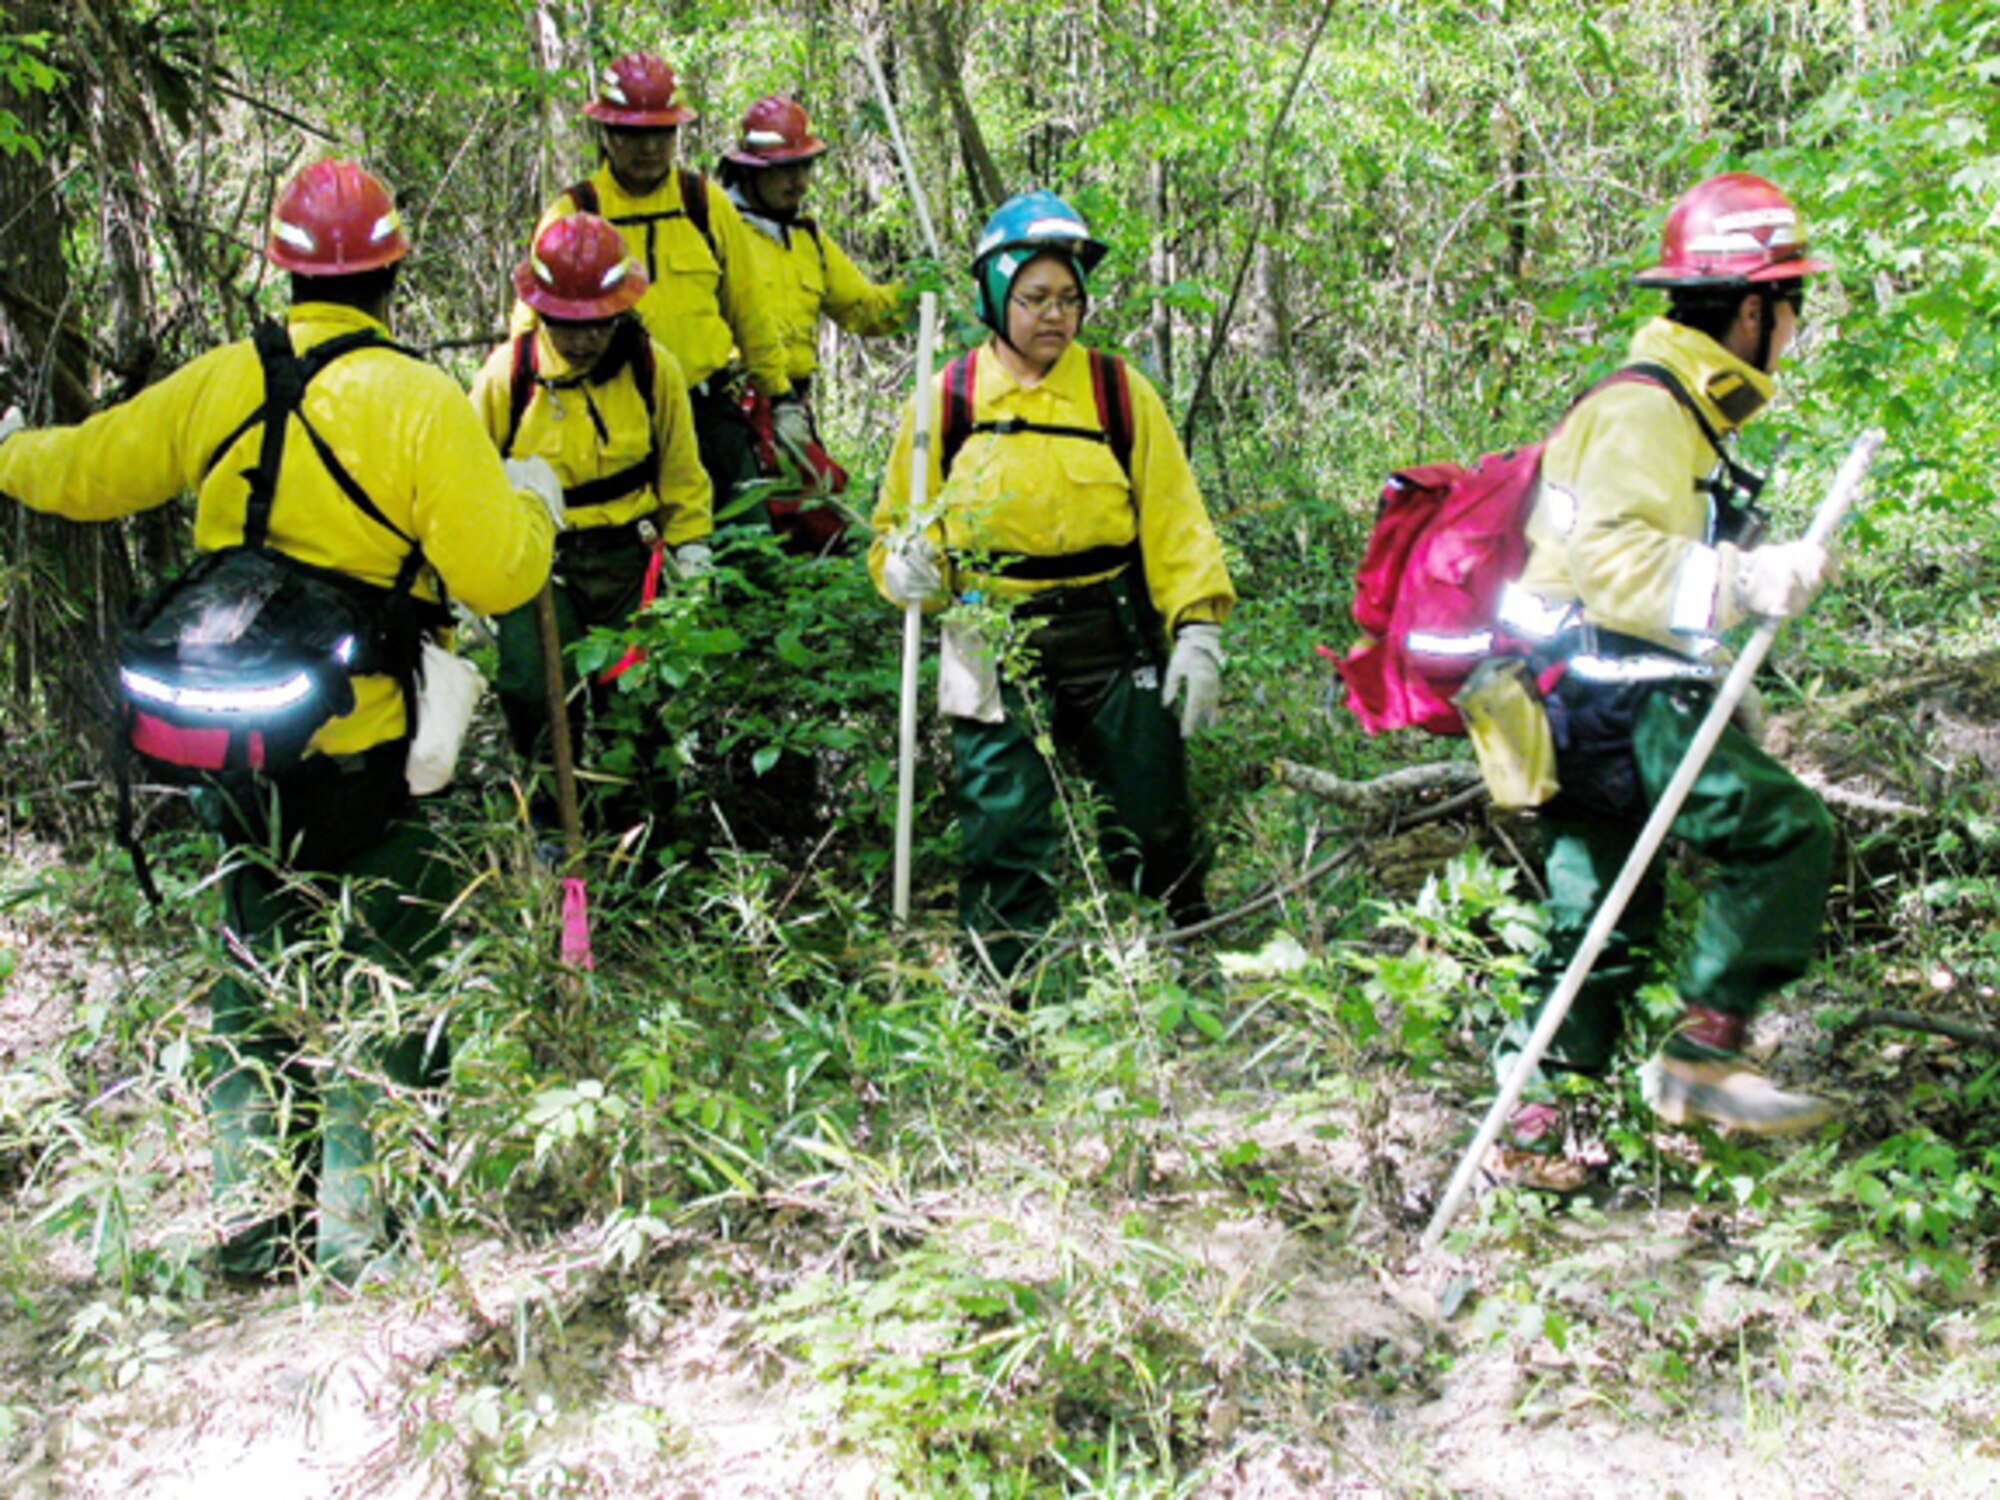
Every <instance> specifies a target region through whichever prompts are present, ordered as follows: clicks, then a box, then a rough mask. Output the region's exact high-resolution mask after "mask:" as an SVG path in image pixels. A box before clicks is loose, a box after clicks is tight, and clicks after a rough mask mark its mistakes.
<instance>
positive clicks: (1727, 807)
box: [1495, 687, 1833, 1074]
mask: <svg viewBox="0 0 2000 1500" xmlns="http://www.w3.org/2000/svg"><path fill="white" fill-rule="evenodd" d="M1709 701H1710V700H1709V694H1708V692H1707V691H1706V690H1705V689H1694V688H1688V687H1670V688H1659V687H1656V688H1652V689H1650V690H1647V691H1646V692H1645V693H1644V695H1643V698H1642V700H1641V701H1640V703H1639V705H1638V707H1637V709H1636V712H1635V714H1634V715H1633V718H1632V728H1631V741H1630V757H1629V768H1630V770H1632V771H1633V772H1635V773H1636V795H1637V797H1638V798H1639V799H1640V803H1639V805H1636V806H1634V807H1632V808H1631V809H1630V810H1629V812H1630V814H1631V815H1627V816H1618V815H1616V814H1615V813H1614V812H1613V811H1611V810H1609V809H1605V808H1598V807H1582V806H1579V805H1578V799H1577V798H1575V797H1573V796H1572V795H1571V794H1570V793H1569V792H1568V791H1565V793H1564V794H1563V795H1562V796H1559V797H1558V798H1557V800H1556V801H1555V802H1554V803H1552V804H1551V805H1550V807H1549V808H1548V809H1547V811H1546V812H1545V813H1544V814H1543V818H1542V822H1543V825H1544V834H1545V848H1544V853H1543V870H1544V875H1545V879H1546V882H1547V885H1548V892H1549V899H1548V915H1549V948H1548V951H1547V953H1546V954H1545V955H1544V956H1543V958H1542V959H1541V961H1540V963H1539V965H1538V980H1539V987H1540V989H1541V992H1542V993H1543V994H1545V995H1546V994H1548V993H1550V992H1551V991H1553V990H1554V988H1555V987H1556V985H1557V984H1558V983H1559V982H1560V980H1561V977H1562V973H1563V970H1564V969H1565V968H1566V967H1567V966H1568V964H1569V961H1570V959H1571V957H1572V956H1574V954H1575V953H1576V951H1577V948H1578V947H1579V945H1580V944H1581V943H1582V940H1583V936H1584V932H1585V931H1586V929H1587V928H1588V927H1589V926H1590V922H1591V919H1592V918H1593V917H1594V916H1595V915H1596V914H1597V909H1598V907H1599V906H1600V905H1601V904H1602V902H1603V898H1604V895H1605V893H1606V892H1607V891H1609V890H1610V888H1611V886H1612V884H1613V883H1614V882H1615V881H1616V880H1617V878H1618V872H1619V871H1620V870H1621V869H1622V868H1623V867H1624V864H1625V858H1626V855H1627V854H1629V853H1630V852H1631V849H1632V846H1633V844H1634V843H1635V842H1636V841H1637V839H1638V835H1639V830H1640V828H1641V826H1642V825H1643V823H1644V820H1645V814H1646V813H1647V812H1649V811H1650V809H1651V808H1652V807H1653V806H1654V805H1655V804H1656V803H1657V802H1658V800H1659V797H1660V794H1661V793H1662V792H1664V791H1665V790H1666V786H1667V783H1668V782H1669V781H1670V780H1672V778H1673V774H1674V771H1675V770H1676V769H1677V768H1678V767H1679V765H1680V763H1681V759H1682V757H1683V756H1684V755H1685V754H1686V753H1687V748H1688V745H1689V743H1690V742H1691V741H1692V740H1693V738H1694V735H1695V731H1696V730H1697V729H1699V728H1700V726H1701V720H1702V717H1703V715H1704V714H1705V713H1706V711H1707V707H1708V703H1709ZM1603 773H1604V767H1603V766H1602V765H1601V764H1599V765H1593V764H1591V763H1590V762H1589V761H1587V760H1585V761H1578V760H1576V759H1573V758H1568V757H1564V758H1560V759H1559V774H1560V775H1561V776H1562V778H1563V781H1564V785H1565V787H1566V788H1568V787H1569V786H1571V785H1572V778H1573V777H1580V776H1587V775H1594V774H1603ZM1672 833H1673V836H1674V837H1675V838H1678V839H1680V840H1682V841H1683V842H1685V843H1686V844H1688V845H1689V846H1691V847H1692V848H1693V849H1694V850H1695V851H1696V852H1697V853H1699V854H1701V855H1703V856H1704V857H1706V858H1707V859H1708V860H1709V861H1710V862H1711V863H1712V865H1713V868H1712V870H1711V871H1710V872H1709V875H1708V879H1707V882H1706V888H1705V890H1704V891H1703V894H1702V900H1701V908H1700V912H1699V914H1698V916H1697V917H1696V920H1695V928H1694V934H1693V936H1692V938H1691V939H1690V941H1689V943H1688V947H1687V951H1686V953H1685V954H1683V955H1682V957H1681V962H1680V965H1679V969H1678V973H1677V975H1676V982H1677V989H1678V991H1679V994H1680V998H1681V1000H1682V1002H1683V1003H1684V1004H1685V1005H1688V1006H1694V1007H1700V1008H1702V1009H1704V1010H1708V1011H1713V1012H1717V1013H1719V1014H1720V1015H1722V1016H1726V1017H1732V1018H1735V1019H1737V1020H1740V1021H1742V1022H1744V1023H1746V1024H1747V1023H1748V1021H1749V1020H1750V1019H1751V1018H1752V1017H1753V1016H1754V1015H1755V1014H1756V1012H1757V1008H1758V1006H1759V1005H1760V1004H1761V1003H1762V1001H1763V999H1764V997H1765V996H1767V995H1769V994H1770V993H1771V992H1772V991H1774V990H1776V989H1778V988H1780V987H1781V986H1783V985H1785V984H1788V983H1789V982H1791V981H1792V980H1794V979H1796V978H1798V977H1799V976H1800V975H1801V974H1803V973H1804V972H1805V971H1806V967H1807V965H1808V964H1810V963H1811V961H1812V957H1813V954H1814V952H1815V950H1816V949H1817V948H1818V945H1819V932H1820V923H1821V921H1822V920H1823V918H1824V916H1825V910H1826V893H1827V887H1828V884H1829V883H1830V881H1831V879H1832V873H1833V820H1832V819H1831V818H1830V817H1829V816H1828V814H1827V811H1826V808H1825V806H1824V805H1822V804H1821V802H1820V800H1819V798H1818V797H1816V796H1814V795H1813V793H1812V792H1811V791H1810V790H1808V789H1807V788H1806V787H1804V786H1802V785H1800V784H1799V782H1798V780H1797V779H1796V778H1795V777H1793V776H1792V774H1791V773H1790V772H1789V771H1787V770H1786V769H1785V768H1784V767H1783V766H1781V765H1779V764H1778V763H1777V762H1776V761H1775V760H1773V759H1771V757H1770V756H1768V755H1766V754H1765V753H1764V752H1763V751H1762V750H1760V749H1758V748H1757V746H1756V745H1755V744H1754V743H1753V742H1752V741H1751V740H1750V739H1749V738H1748V737H1746V736H1745V735H1744V734H1743V733H1742V732H1741V731H1739V730H1738V729H1736V728H1735V727H1734V726H1733V725H1732V726H1731V727H1730V728H1729V729H1727V730H1725V731H1724V732H1723V735H1722V739H1721V740H1720V741H1719V742H1718V743H1717V745H1716V747H1715V751H1714V753H1713V754H1711V755H1710V756H1709V759H1708V764H1707V766H1706V767H1705V768H1704V769H1703V771H1702V773H1701V775H1700V776H1699V777H1698V778H1697V779H1696V781H1695V784H1694V788H1693V790H1692V791H1691V792H1689V794H1688V798H1687V801H1686V802H1685V803H1683V804H1682V806H1681V810H1680V813H1679V815H1678V816H1677V817H1676V818H1675V819H1674V822H1673V828H1672ZM1663 864H1664V861H1663V859H1662V858H1661V857H1655V859H1654V862H1653V865H1652V867H1651V868H1650V869H1649V870H1648V871H1647V872H1646V876H1645V879H1644V880H1643V881H1642V882H1641V884H1640V886H1639V888H1638V890H1637V892H1635V894H1634V895H1633V898H1632V901H1631V903H1630V905H1628V906H1627V907H1626V909H1625V914H1624V916H1623V917H1622V918H1621V919H1620V920H1619V923H1618V925H1617V927H1616V929H1615V930H1614V931H1613V933H1612V936H1611V940H1610V942H1609V943H1607V944H1606V945H1605V948H1604V951H1603V953H1602V954H1601V955H1600V957H1599V959H1598V961H1597V964H1596V966H1595V967H1594V968H1593V969H1592V970H1591V973H1590V977H1589V979H1588V980H1587V981H1586V982H1585V983H1584V986H1583V988H1582V990H1581V991H1580V992H1579V993H1578V995H1577V997H1576V1002H1575V1004H1573V1005H1572V1006H1571V1007H1570V1011H1569V1015H1568V1016H1567V1017H1566V1018H1565V1020H1564V1021H1563V1024H1562V1026H1561V1028H1560V1029H1559V1030H1558V1031H1557V1032H1556V1035H1555V1039H1554V1041H1553V1043H1552V1044H1551V1046H1550V1048H1549V1053H1548V1058H1549V1061H1550V1062H1551V1063H1552V1064H1553V1065H1555V1066H1556V1067H1559V1068H1562V1069H1566V1070H1569V1071H1573V1072H1580V1073H1589V1074H1600V1073H1603V1072H1604V1071H1605V1070H1606V1069H1607V1068H1608V1067H1609V1065H1610V1063H1611V1058H1612V1054H1613V1052H1614V1051H1615V1050H1616V1048H1617V1046H1618V1041H1619V1037H1620V1036H1621V1034H1622V1032H1623V1028H1624V1021H1625V1006H1626V1004H1627V1003H1628V1002H1629V1001H1630V999H1631V998H1632V996H1633V994H1634V993H1635V992H1636V990H1637V989H1638V988H1639V986H1640V985H1641V984H1642V983H1643V982H1644V981H1645V978H1646V974H1647V966H1648V954H1649V950H1650V947H1651V945H1652V943H1653V941H1654V938H1655V937H1656V935H1657V934H1658V931H1659V927H1660V919H1661V917H1662V915H1663V911H1664V904H1665V901H1664V892H1663V883H1664V870H1663ZM1534 1021H1535V1016H1534V1015H1532V1014H1531V1015H1527V1016H1524V1017H1522V1019H1521V1020H1519V1021H1517V1022H1516V1023H1514V1024H1513V1025H1512V1026H1510V1027H1509V1028H1508V1029H1507V1031H1506V1033H1505V1034H1504V1035H1503V1036H1502V1038H1501V1040H1500V1043H1499V1046H1498V1047H1497V1048H1496V1049H1495V1061H1496V1063H1497V1065H1498V1066H1499V1068H1500V1069H1501V1070H1502V1072H1503V1073H1504V1071H1505V1069H1506V1068H1507V1067H1508V1065H1509V1064H1511V1062H1512V1060H1513V1058H1514V1057H1516V1056H1517V1055H1519V1052H1520V1050H1521V1047H1522V1045H1523V1044H1524V1043H1525V1041H1526V1040H1527V1036H1528V1033H1529V1031H1530V1030H1531V1029H1532V1028H1533V1025H1534ZM1668 1045H1669V1048H1670V1049H1672V1050H1675V1051H1678V1052H1682V1053H1683V1054H1684V1055H1690V1054H1692V1055H1699V1049H1691V1048H1687V1047H1684V1046H1681V1045H1677V1044H1676V1043H1673V1042H1670V1043H1669V1044H1668Z"/></svg>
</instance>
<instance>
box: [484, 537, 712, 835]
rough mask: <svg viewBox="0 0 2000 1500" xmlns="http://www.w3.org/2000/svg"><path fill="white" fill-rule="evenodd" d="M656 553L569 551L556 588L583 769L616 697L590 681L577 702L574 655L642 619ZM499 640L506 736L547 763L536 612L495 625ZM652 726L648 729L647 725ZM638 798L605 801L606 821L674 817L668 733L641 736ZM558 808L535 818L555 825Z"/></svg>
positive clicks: (516, 613)
mask: <svg viewBox="0 0 2000 1500" xmlns="http://www.w3.org/2000/svg"><path fill="white" fill-rule="evenodd" d="M652 556H653V552H652V549H651V548H650V547H647V546H645V545H643V544H641V543H639V542H636V541H635V542H633V543H632V544H631V545H629V546H621V547H613V548H607V549H604V550H601V551H585V550H581V549H565V551H564V552H563V554H562V556H561V557H560V558H559V559H558V561H557V564H556V577H555V580H554V582H553V584H552V585H551V586H552V588H553V590H554V595H555V613H556V635H557V641H558V645H559V647H560V648H561V650H562V652H563V691H564V697H565V700H566V701H567V702H568V703H569V705H570V715H569V732H570V745H571V747H572V749H573V750H574V751H575V753H576V762H577V764H578V765H583V764H584V763H585V756H584V737H585V733H586V723H587V721H588V720H591V719H596V718H600V717H602V715H603V714H604V712H605V710H606V709H607V707H608V706H609V704H610V702H611V698H612V694H613V693H614V692H615V691H616V689H615V688H614V687H612V686H611V685H610V684H608V683H604V682H600V681H598V680H597V679H596V678H595V677H593V678H592V680H591V683H590V687H589V690H588V692H587V693H585V694H584V695H583V698H582V700H579V699H578V698H577V697H576V696H575V688H576V680H577V679H576V668H575V666H574V664H573V663H572V662H571V661H570V658H569V648H570V647H571V646H573V645H575V644H576V643H577V642H578V641H580V640H582V639H583V637H584V636H585V635H586V634H588V633H589V632H590V631H592V630H596V629H600V628H605V629H617V628H620V627H622V626H624V625H626V624H627V623H628V622H629V621H630V620H631V619H632V617H633V616H634V615H635V614H637V613H638V611H639V608H640V605H641V604H642V603H643V599H644V592H645V582H646V569H647V567H648V566H649V565H650V564H651V562H652ZM496 623H497V627H498V631H499V637H500V670H499V679H498V681H497V682H496V683H495V684H494V686H495V689H496V691H497V692H498V694H499V697H500V711H501V713H502V715H503V716H504V717H505V718H506V720H507V735H508V738H509V739H510V740H512V741H513V744H514V748H515V750H516V751H517V752H519V754H520V755H521V757H522V759H524V760H527V761H530V762H534V761H538V760H540V761H546V760H547V759H548V757H549V748H548V730H549V694H548V679H547V676H546V674H545V672H544V669H543V666H542V634H541V626H540V624H539V623H538V619H537V611H536V608H535V606H534V605H533V604H524V605H522V606H521V607H520V608H519V609H516V610H510V611H508V613H506V614H504V615H502V616H500V618H499V620H498V621H497V622H496ZM649 722H650V721H649ZM633 739H634V742H635V749H636V752H637V753H636V757H635V764H634V770H633V773H632V774H633V783H634V787H633V790H632V791H631V792H630V793H628V794H614V795H611V796H609V797H608V798H606V799H604V800H605V801H606V802H607V803H608V804H609V806H608V807H607V808H605V809H604V810H603V811H604V815H605V816H606V817H608V818H609V819H610V820H611V821H612V823H613V824H614V825H616V826H619V827H623V826H627V825H629V824H631V823H635V822H637V821H639V820H640V819H642V818H644V817H646V816H648V815H649V814H650V815H652V816H655V817H664V816H666V815H667V814H668V813H670V812H671V811H672V810H673V806H674V800H675V793H676V788H675V785H674V780H673V777H672V776H671V775H670V774H669V773H667V772H666V771H664V770H661V769H659V767H660V763H661V761H662V760H663V758H664V756H665V754H666V751H667V745H666V740H665V732H664V731H663V730H661V731H659V732H656V733H651V734H648V733H643V732H642V733H638V734H636V735H634V736H633ZM552 807H553V804H552V803H547V801H546V799H543V800H542V801H540V802H538V803H537V816H538V817H540V816H543V815H545V814H546V816H547V817H549V819H550V820H551V821H552V820H553V816H554V814H553V811H552Z"/></svg>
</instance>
